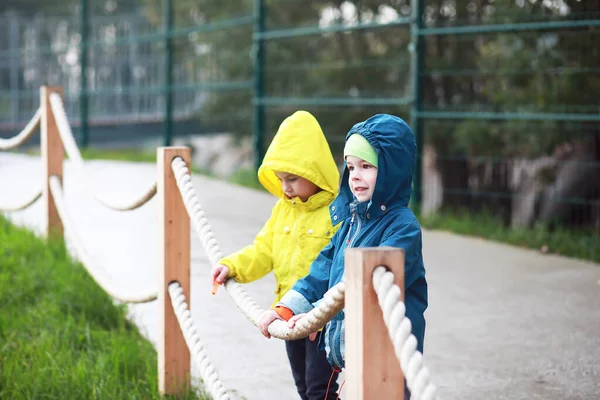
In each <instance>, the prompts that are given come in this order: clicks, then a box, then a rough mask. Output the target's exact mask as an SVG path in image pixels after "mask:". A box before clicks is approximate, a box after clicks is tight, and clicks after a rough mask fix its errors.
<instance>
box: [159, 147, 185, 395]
mask: <svg viewBox="0 0 600 400" xmlns="http://www.w3.org/2000/svg"><path fill="white" fill-rule="evenodd" d="M175 157H181V158H182V159H183V160H184V161H185V162H186V164H187V165H188V166H189V165H190V159H191V150H190V148H189V147H160V148H158V151H157V161H158V192H157V194H158V199H159V203H158V204H159V215H160V217H159V221H160V222H159V230H160V241H159V246H160V266H159V274H160V278H159V287H158V304H159V328H158V329H159V336H158V341H159V343H158V390H159V391H160V393H161V395H178V394H182V393H184V392H185V391H186V390H188V389H189V387H190V350H189V349H188V347H187V344H186V343H185V339H184V337H183V333H182V332H181V329H180V328H179V323H178V322H177V317H176V316H175V312H174V311H173V306H172V305H171V299H170V296H169V289H168V286H169V283H171V282H173V281H177V282H179V284H180V285H181V287H182V288H183V293H184V294H185V298H186V301H187V303H188V305H189V306H190V309H191V305H190V217H189V216H188V213H187V211H186V209H185V205H184V204H183V199H182V197H181V194H180V193H179V189H178V188H177V182H176V180H175V175H174V174H173V170H172V168H171V162H172V161H173V159H174V158H175Z"/></svg>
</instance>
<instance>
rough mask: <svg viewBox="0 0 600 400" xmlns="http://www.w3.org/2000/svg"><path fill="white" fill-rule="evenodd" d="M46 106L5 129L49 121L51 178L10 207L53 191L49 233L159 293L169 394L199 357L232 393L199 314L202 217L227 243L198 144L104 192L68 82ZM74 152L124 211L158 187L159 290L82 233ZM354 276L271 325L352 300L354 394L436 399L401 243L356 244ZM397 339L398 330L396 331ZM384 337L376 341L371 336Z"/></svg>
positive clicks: (181, 385) (84, 258) (242, 303)
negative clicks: (74, 124) (100, 254)
mask: <svg viewBox="0 0 600 400" xmlns="http://www.w3.org/2000/svg"><path fill="white" fill-rule="evenodd" d="M40 93H41V95H40V108H39V109H38V110H37V111H36V113H35V114H34V116H33V117H32V119H31V120H30V121H29V122H28V123H27V125H26V127H25V128H24V129H23V131H21V132H20V133H19V134H17V135H16V136H14V137H12V138H10V139H0V150H8V149H14V148H16V147H18V146H19V145H21V144H23V143H24V142H25V141H26V140H28V139H29V138H31V137H32V135H33V133H34V132H35V131H36V130H37V129H38V128H41V145H42V152H41V153H42V161H43V164H44V187H43V188H42V190H40V191H38V192H36V193H35V195H34V196H33V197H32V198H31V199H28V200H27V201H26V202H24V203H22V204H19V205H9V206H7V205H1V204H0V211H9V212H10V211H18V210H23V209H26V208H27V207H29V206H31V205H32V204H33V203H35V202H36V201H37V200H38V199H40V198H41V199H42V200H43V205H44V213H45V214H46V217H47V218H46V221H47V224H46V226H45V229H44V233H45V234H46V236H54V237H56V236H59V237H62V236H64V234H65V231H66V233H67V236H68V237H69V239H70V241H71V244H72V245H73V247H74V250H75V253H76V254H77V257H78V258H79V260H80V261H81V263H82V265H83V266H84V268H85V269H86V270H87V271H88V273H89V274H90V276H91V277H92V278H93V279H94V280H95V281H96V282H97V284H98V285H99V286H100V287H102V289H103V290H104V291H106V293H108V294H109V295H110V296H111V297H112V298H114V299H115V300H117V301H120V302H123V303H147V302H150V301H154V300H158V304H159V309H160V313H159V319H160V323H159V330H160V332H159V333H160V334H159V343H158V346H157V347H158V360H159V365H158V371H159V387H158V390H159V392H160V393H161V394H162V395H177V394H180V393H181V391H182V390H188V389H189V388H190V364H191V361H192V360H193V361H194V363H195V364H196V365H197V367H198V370H199V373H200V376H201V378H202V380H203V384H204V386H205V387H206V389H207V390H208V393H209V394H210V396H211V397H212V398H213V399H215V400H229V399H230V398H231V397H230V395H229V393H228V392H227V390H226V389H225V386H224V385H223V383H222V382H221V381H220V379H219V374H218V372H217V370H216V368H215V367H214V365H213V363H212V362H211V360H210V359H209V357H208V354H207V351H206V348H205V346H204V345H203V344H202V342H201V340H200V337H199V335H198V330H197V324H196V323H195V322H194V320H193V319H192V314H191V311H190V309H191V307H190V304H189V303H188V302H187V301H186V299H189V298H190V289H191V288H190V254H191V252H190V249H191V245H190V228H191V226H193V228H194V231H195V232H196V234H197V237H198V239H199V240H200V242H201V243H202V246H203V248H204V250H205V251H206V253H207V254H208V258H209V260H210V263H211V265H213V266H214V265H216V264H217V263H218V261H219V260H220V259H221V258H222V252H221V249H220V247H219V243H218V241H217V239H216V237H215V235H214V233H213V231H212V228H211V226H210V224H209V223H208V218H207V217H206V214H205V212H204V210H203V209H202V206H201V205H200V201H199V200H198V196H197V193H196V191H195V188H194V185H193V183H192V178H191V175H190V171H189V168H188V165H189V160H190V158H191V152H190V149H189V148H185V147H163V148H159V149H158V151H157V180H155V181H154V182H152V183H151V184H150V186H149V188H148V189H147V190H146V191H145V192H144V193H142V194H141V195H140V196H138V197H137V198H135V199H130V200H129V201H116V200H114V199H110V200H107V199H105V198H103V197H100V196H98V195H97V194H96V193H94V191H93V190H92V187H91V186H90V185H89V179H86V178H85V174H84V167H85V162H84V160H83V158H82V157H81V152H80V150H79V148H78V146H77V143H76V141H75V138H74V136H73V133H72V130H71V126H70V124H69V121H68V118H67V114H66V112H65V108H64V105H63V101H62V97H61V93H62V88H60V87H42V88H41V91H40ZM65 151H66V153H67V155H68V157H69V159H70V160H71V161H72V163H73V165H74V167H75V170H76V173H77V176H78V178H79V179H80V182H81V183H82V186H83V187H85V188H86V190H88V191H89V192H90V193H92V195H93V196H94V197H95V198H96V200H97V201H99V202H100V204H102V205H104V206H106V207H108V208H110V209H112V210H116V211H131V210H135V209H137V208H139V207H141V206H143V205H144V204H146V203H148V202H149V201H150V200H151V199H152V198H154V196H157V195H158V196H157V197H158V202H159V221H160V227H159V233H160V235H161V240H160V249H159V250H160V257H159V262H160V267H159V278H160V279H159V287H158V290H148V291H143V292H141V293H134V294H132V293H128V290H126V289H125V288H123V287H120V286H119V285H118V284H116V283H115V282H114V281H113V280H112V278H111V277H110V276H109V274H108V273H107V271H106V270H105V269H103V268H102V267H100V266H99V265H97V263H96V262H95V261H94V259H93V258H92V257H91V255H90V254H89V253H88V252H87V250H86V247H85V245H84V243H83V241H82V239H81V236H80V235H79V234H78V232H77V229H76V226H75V223H74V221H73V218H72V216H71V215H70V213H69V207H68V204H67V202H66V200H65V195H64V191H63V185H62V180H63V179H62V177H63V163H64V153H65ZM345 269H346V271H345V278H344V280H342V282H340V283H338V284H337V285H335V286H334V287H332V288H331V289H330V290H328V291H327V293H325V295H324V296H323V301H319V302H318V303H317V306H316V307H315V308H314V309H313V310H311V311H310V312H309V313H307V314H306V316H305V317H304V318H302V319H300V320H299V321H298V322H297V323H296V325H295V327H294V328H293V329H290V328H289V327H288V324H287V322H285V321H282V320H276V321H274V322H273V323H272V324H271V325H270V326H269V333H270V334H271V335H272V336H273V337H276V338H279V339H282V340H296V339H300V338H304V337H307V336H309V335H310V334H311V333H313V332H316V331H318V330H320V329H322V328H323V327H324V326H325V325H326V324H327V323H328V322H329V321H330V320H331V319H332V318H333V317H334V316H336V315H337V314H338V313H339V312H340V311H342V310H344V312H345V315H346V366H347V368H346V371H347V381H348V383H349V386H350V389H348V391H349V392H350V393H349V396H348V397H349V398H350V399H368V398H399V399H402V398H403V396H404V380H406V385H407V386H408V389H409V390H410V391H411V398H412V399H413V400H435V399H438V397H437V389H436V387H435V386H434V385H433V384H432V383H431V382H430V376H429V371H428V369H427V368H426V367H425V365H424V363H423V357H422V354H421V353H420V352H419V351H418V350H417V341H416V338H415V337H414V335H412V333H411V322H410V320H409V319H408V318H407V317H406V315H405V306H404V303H403V297H402V289H401V288H402V287H403V285H404V253H403V251H402V250H400V249H389V248H363V249H349V250H348V251H347V254H346V265H345ZM224 287H225V290H226V291H227V293H228V294H229V296H230V297H231V299H232V300H233V301H234V303H235V304H236V305H237V307H238V308H239V309H240V310H241V311H242V313H243V314H244V315H245V316H246V318H247V319H248V320H249V321H250V322H251V323H252V324H253V325H255V326H258V322H259V320H260V317H261V316H262V314H263V313H264V312H265V310H263V309H262V308H261V307H260V306H259V305H258V304H257V303H256V301H254V299H252V298H251V297H250V295H249V294H248V293H247V292H246V291H245V290H244V288H243V287H242V285H240V284H239V283H237V282H235V281H234V280H233V279H228V280H227V281H226V282H225V284H224ZM390 339H391V340H390ZM371 342H373V343H379V344H378V347H377V351H371V352H370V351H368V346H365V343H371Z"/></svg>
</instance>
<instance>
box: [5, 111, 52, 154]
mask: <svg viewBox="0 0 600 400" xmlns="http://www.w3.org/2000/svg"><path fill="white" fill-rule="evenodd" d="M41 120H42V110H41V109H39V108H38V109H37V110H36V111H35V114H33V117H32V118H31V120H30V121H29V122H28V123H27V125H25V128H23V130H22V131H21V132H19V134H18V135H16V136H13V137H11V138H8V139H1V138H0V150H10V149H14V148H15V147H19V146H20V145H22V144H23V143H25V142H26V141H27V140H28V139H29V138H30V137H31V136H33V133H34V132H35V130H36V129H37V128H38V127H39V126H40V121H41Z"/></svg>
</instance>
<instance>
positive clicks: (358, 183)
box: [346, 156, 377, 203]
mask: <svg viewBox="0 0 600 400" xmlns="http://www.w3.org/2000/svg"><path fill="white" fill-rule="evenodd" d="M346 165H347V166H348V171H349V172H350V177H349V179H348V184H349V185H350V190H351V191H352V194H353V195H354V196H355V197H356V199H357V200H358V201H360V202H361V203H363V202H365V201H369V200H371V197H373V191H374V190H375V183H376V182H377V168H376V167H374V166H373V164H370V163H368V162H366V161H365V160H363V159H362V158H358V157H355V156H347V157H346Z"/></svg>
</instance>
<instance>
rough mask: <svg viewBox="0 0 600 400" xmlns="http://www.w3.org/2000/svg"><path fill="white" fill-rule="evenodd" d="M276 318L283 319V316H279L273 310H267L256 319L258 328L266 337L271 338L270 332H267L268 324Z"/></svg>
mask: <svg viewBox="0 0 600 400" xmlns="http://www.w3.org/2000/svg"><path fill="white" fill-rule="evenodd" d="M276 319H281V320H283V318H281V317H280V316H279V314H277V312H276V311H275V310H267V311H265V312H264V313H263V314H262V315H261V316H260V319H259V320H258V329H260V331H261V333H262V334H263V335H264V336H265V337H266V338H267V339H270V338H271V334H270V333H269V329H268V328H269V325H271V322H273V321H275V320H276Z"/></svg>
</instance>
